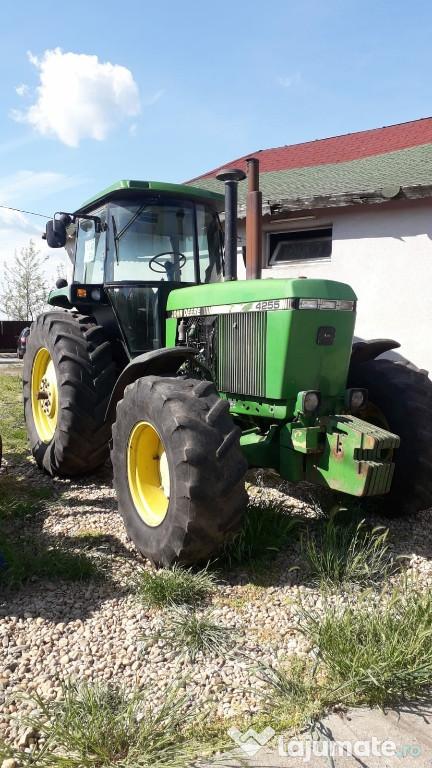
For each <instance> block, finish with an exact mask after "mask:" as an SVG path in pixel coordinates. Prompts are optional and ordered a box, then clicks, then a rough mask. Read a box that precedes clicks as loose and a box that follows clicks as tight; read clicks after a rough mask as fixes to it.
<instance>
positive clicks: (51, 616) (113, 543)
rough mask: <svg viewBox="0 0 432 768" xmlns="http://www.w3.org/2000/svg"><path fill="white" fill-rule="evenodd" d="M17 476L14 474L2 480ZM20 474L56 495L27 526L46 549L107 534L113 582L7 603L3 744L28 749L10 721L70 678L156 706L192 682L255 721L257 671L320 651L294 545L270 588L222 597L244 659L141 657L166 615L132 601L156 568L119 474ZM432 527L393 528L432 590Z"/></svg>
mask: <svg viewBox="0 0 432 768" xmlns="http://www.w3.org/2000/svg"><path fill="white" fill-rule="evenodd" d="M16 471H17V470H16V469H12V468H10V467H8V466H7V465H6V466H3V468H2V470H1V473H11V472H16ZM18 476H19V477H20V478H21V480H24V481H25V482H26V483H28V484H29V485H37V486H40V485H44V484H45V485H46V486H49V487H51V488H54V489H55V491H56V493H57V495H58V501H55V502H53V503H50V504H49V510H48V511H47V513H46V514H43V515H40V516H38V517H37V519H34V520H32V519H26V521H25V525H26V527H27V530H28V532H29V533H31V532H33V531H39V532H42V533H43V535H45V536H46V537H47V538H48V540H52V541H55V540H59V539H62V540H65V541H69V543H70V544H72V545H74V546H78V545H80V537H81V536H82V535H83V534H89V533H93V534H99V535H101V537H102V540H98V545H97V548H96V553H97V555H98V557H100V559H101V561H103V562H104V563H106V565H107V569H108V572H109V573H110V574H111V579H110V580H104V581H100V582H92V583H82V584H81V583H79V584H65V583H55V584H54V583H51V582H48V581H46V580H38V581H34V582H33V583H30V584H28V585H27V586H26V587H25V588H21V589H19V590H18V591H14V592H10V593H8V594H3V595H1V596H0V737H1V738H4V739H5V740H7V741H8V742H15V743H19V741H20V739H21V741H22V739H23V738H24V742H25V743H24V746H25V745H27V748H29V746H28V745H29V743H30V744H31V739H32V738H33V736H32V735H29V734H28V733H27V736H26V735H25V734H24V735H23V732H22V730H21V731H20V730H19V728H18V724H17V722H15V721H13V720H12V721H11V720H10V719H9V717H8V716H9V715H11V714H12V715H14V716H17V715H20V714H23V713H24V712H25V711H27V710H26V707H27V708H28V705H27V704H26V703H25V702H23V701H22V700H21V699H20V698H19V696H20V693H22V692H23V691H24V692H32V691H35V692H38V693H40V694H41V695H43V696H44V697H45V698H47V699H57V698H58V697H59V696H60V692H61V685H60V681H61V680H62V679H64V678H66V677H72V678H79V679H86V680H89V681H92V680H113V681H117V682H119V683H126V684H127V685H130V686H131V687H132V686H133V685H135V684H138V685H140V686H146V685H150V686H151V688H152V696H153V698H154V701H157V700H158V697H161V696H163V692H164V688H165V686H166V685H167V683H169V682H171V681H173V680H174V679H177V678H178V676H179V675H186V674H188V675H189V677H188V679H187V683H186V687H187V689H188V690H189V691H190V693H191V694H192V695H193V698H194V700H195V701H197V702H199V703H200V704H202V706H203V707H205V706H210V704H212V705H213V703H214V702H216V705H217V713H218V714H219V715H220V716H223V717H233V716H235V715H236V714H239V713H254V712H256V711H258V710H259V708H260V696H259V691H260V688H262V686H263V683H261V681H259V680H257V678H256V677H255V675H254V673H253V670H252V669H251V667H253V665H254V664H256V663H257V662H258V661H260V662H262V661H266V662H268V663H270V664H273V665H275V664H277V662H278V660H279V659H281V658H283V657H286V656H289V655H292V654H295V655H297V656H305V655H306V654H308V653H309V652H310V648H309V647H308V646H307V643H306V642H305V640H304V638H303V637H302V636H301V634H300V633H299V631H298V621H299V603H300V601H302V602H303V604H306V605H309V606H310V607H312V606H315V607H316V608H317V609H318V610H319V608H320V607H321V597H320V593H319V591H318V589H316V588H313V587H311V586H310V585H309V584H308V582H307V580H306V578H305V574H304V573H303V572H302V571H301V569H300V570H299V569H297V570H293V565H296V564H298V563H299V562H300V561H299V551H298V548H297V545H293V546H292V547H291V548H288V549H287V551H286V552H284V553H283V554H282V555H281V556H280V558H279V561H278V564H277V568H275V569H274V578H273V579H270V583H271V586H267V587H262V586H259V585H257V584H253V583H251V582H250V579H249V577H248V575H247V574H246V573H243V574H240V575H239V574H236V575H234V574H231V577H230V575H229V574H224V578H225V579H226V583H224V584H222V585H221V586H219V587H218V588H217V590H216V592H215V594H214V597H213V600H212V607H213V608H214V609H215V611H216V612H217V616H218V617H219V618H220V622H221V624H223V625H224V626H226V627H228V628H231V629H232V630H233V632H234V633H235V636H236V642H235V646H234V648H235V651H236V654H233V655H226V656H223V657H222V656H220V657H215V658H205V657H202V656H201V657H199V658H198V661H197V663H196V664H195V665H192V664H191V663H190V662H189V661H188V660H185V659H184V658H180V657H178V656H177V655H176V654H175V653H173V652H172V651H170V650H169V649H167V648H166V647H164V646H163V645H162V643H161V642H159V643H157V644H155V645H151V646H149V647H147V650H146V651H145V652H144V654H143V653H142V651H140V649H142V646H143V644H142V642H141V641H142V638H143V637H146V636H150V635H151V634H153V633H154V632H155V631H156V630H157V629H158V627H159V626H160V621H161V617H160V612H158V611H155V610H145V609H143V608H142V607H141V606H140V605H139V604H138V603H137V601H136V600H135V599H134V597H133V596H131V594H130V590H129V588H128V587H129V585H130V582H131V578H132V577H133V574H134V573H136V570H137V569H138V568H150V565H149V564H148V563H146V562H145V561H144V560H142V559H141V558H140V557H139V556H138V555H137V553H136V552H135V550H134V547H133V545H132V544H131V542H130V541H128V540H127V537H126V534H125V531H124V527H123V524H122V521H121V519H120V518H119V516H118V514H117V511H116V501H115V495H114V492H113V490H112V487H111V473H110V469H109V468H108V467H106V468H105V469H104V470H103V471H102V472H101V473H100V474H99V475H98V476H92V477H89V478H87V479H84V480H80V481H70V480H52V479H51V478H48V477H47V476H44V475H41V474H40V473H39V472H38V471H37V470H36V468H35V467H34V466H33V465H32V463H31V462H30V463H27V464H25V465H23V466H22V467H20V468H19V469H18ZM250 492H251V494H252V496H253V497H255V499H256V500H257V503H265V502H266V501H267V500H268V499H269V498H271V499H273V500H276V501H278V502H280V503H283V504H284V505H285V506H286V507H287V508H293V509H294V510H295V511H296V513H300V514H302V515H304V516H305V517H310V516H314V515H315V514H316V510H314V508H313V506H311V505H310V504H309V503H308V489H307V487H306V488H296V487H293V486H289V485H287V484H283V485H280V484H279V485H274V483H273V481H272V479H268V478H264V480H263V484H262V485H261V487H259V486H257V485H256V484H253V485H252V486H251V487H250ZM290 494H295V495H290ZM374 522H376V523H382V522H383V521H381V520H375V521H374ZM431 523H432V510H429V511H425V512H422V513H419V514H418V515H416V516H415V517H414V518H412V519H411V520H409V521H396V522H393V523H392V526H391V541H392V547H393V549H394V552H395V553H396V554H397V553H399V554H405V555H406V556H407V558H408V560H407V562H408V563H409V565H408V569H409V570H412V571H413V572H415V573H416V574H417V575H418V578H419V583H420V584H421V585H422V586H423V587H424V588H427V589H429V588H430V587H431V586H432V539H431V530H432V526H431ZM81 546H82V540H81ZM339 599H340V600H342V601H343V600H344V597H343V596H342V598H339Z"/></svg>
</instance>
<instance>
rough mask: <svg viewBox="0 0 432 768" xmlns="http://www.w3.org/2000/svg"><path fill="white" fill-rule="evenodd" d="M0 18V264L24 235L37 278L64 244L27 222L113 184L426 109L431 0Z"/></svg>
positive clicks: (223, 5) (88, 0)
mask: <svg viewBox="0 0 432 768" xmlns="http://www.w3.org/2000/svg"><path fill="white" fill-rule="evenodd" d="M0 9H1V16H2V23H1V29H0V65H1V77H0V112H1V119H0V206H7V207H0V264H2V265H4V264H5V263H11V259H13V255H14V252H15V250H17V251H19V250H20V248H22V247H26V246H27V245H28V243H29V240H30V239H31V238H32V239H33V240H34V241H35V243H36V247H37V248H38V249H40V250H41V255H42V256H43V255H44V254H49V256H50V258H49V261H48V262H47V264H48V265H49V266H48V267H47V269H48V273H47V274H48V275H49V279H50V280H51V279H52V277H53V276H55V273H56V269H57V266H58V265H59V264H60V262H61V261H62V260H63V255H62V254H63V251H62V253H61V254H60V253H59V252H57V251H52V250H50V249H48V248H47V247H46V245H45V244H44V241H42V240H41V239H40V235H41V233H42V231H43V230H44V227H45V221H46V218H45V219H44V218H43V217H42V216H35V215H33V214H34V213H38V214H43V215H45V216H52V215H53V213H54V212H55V211H73V210H75V209H76V208H78V207H79V206H80V205H81V204H82V203H83V202H84V201H85V200H86V199H88V198H89V197H91V196H93V195H94V194H96V193H97V192H99V191H100V190H102V189H104V188H105V187H107V186H109V185H111V184H112V183H114V182H115V181H118V180H120V179H145V180H154V181H165V182H175V183H181V182H183V181H186V180H188V179H190V178H193V177H196V176H198V175H200V174H203V173H205V172H206V171H209V170H211V169H213V168H215V167H218V166H220V165H223V164H224V163H226V162H229V161H230V160H233V159H235V158H236V157H240V156H242V155H245V154H249V153H253V152H254V151H257V150H259V149H267V148H269V147H278V146H283V145H286V144H296V143H300V142H304V141H312V140H314V139H320V138H326V137H329V136H338V135H341V134H346V133H352V132H357V131H361V130H366V129H370V128H379V127H381V126H384V125H394V124H396V123H403V122H407V121H411V120H416V119H419V118H422V117H429V116H431V115H432V77H431V73H432V46H431V44H430V38H431V32H432V3H431V2H430V0H412V2H411V3H406V2H402V0H392V2H390V1H388V0H361V1H359V0H349V1H347V0H325V2H324V0H321V2H318V0H303V2H302V3H298V2H293V1H292V0H285V1H284V2H283V1H282V2H281V1H280V0H273V2H270V3H268V2H263V1H262V2H258V0H230V1H228V0H219V2H217V3H209V2H205V0H182V2H178V0H163V2H155V1H154V0H153V1H152V2H150V1H149V0H127V2H125V3H120V2H118V0H117V2H112V0H104V2H101V1H100V0H85V2H84V1H83V0H75V2H74V3H71V4H66V3H65V4H61V3H58V2H52V0H39V2H38V3H35V2H34V0H20V2H16V0H0ZM221 191H222V190H221ZM10 208H17V209H21V210H22V211H26V213H20V212H18V211H13V210H10ZM3 271H4V270H3V269H0V290H1V285H2V282H1V276H2V273H3Z"/></svg>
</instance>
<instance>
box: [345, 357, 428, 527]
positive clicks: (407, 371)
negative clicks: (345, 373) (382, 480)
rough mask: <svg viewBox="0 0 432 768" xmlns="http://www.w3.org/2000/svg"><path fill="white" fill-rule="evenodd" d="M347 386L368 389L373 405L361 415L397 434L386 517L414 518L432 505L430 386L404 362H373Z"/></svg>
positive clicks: (354, 373)
mask: <svg viewBox="0 0 432 768" xmlns="http://www.w3.org/2000/svg"><path fill="white" fill-rule="evenodd" d="M349 386H353V387H354V386H355V387H365V388H367V389H368V390H369V401H370V405H369V406H367V407H366V409H365V411H364V412H363V413H360V414H359V416H360V417H361V418H363V419H364V420H365V421H369V422H370V423H373V424H376V425H377V426H382V427H384V428H385V429H389V430H390V431H391V432H394V433H395V434H397V435H399V437H400V439H401V444H400V447H399V448H398V449H397V450H396V451H395V452H394V455H393V457H390V458H392V460H393V461H394V463H395V473H394V477H393V481H392V487H391V490H390V492H389V493H388V494H386V496H384V497H383V505H384V508H385V511H386V512H387V513H388V514H393V515H410V514H412V513H413V512H416V511H418V510H420V509H426V508H428V507H431V506H432V472H431V466H432V382H431V381H430V379H429V378H428V377H427V376H425V374H424V373H423V372H422V371H420V370H418V369H417V368H415V367H414V366H412V365H411V364H409V363H405V362H404V361H397V362H395V361H393V360H371V361H368V362H365V363H362V364H360V365H357V366H355V367H354V368H353V369H352V370H351V372H350V381H349Z"/></svg>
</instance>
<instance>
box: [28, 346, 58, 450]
mask: <svg viewBox="0 0 432 768" xmlns="http://www.w3.org/2000/svg"><path fill="white" fill-rule="evenodd" d="M31 402H32V410H33V420H34V423H35V427H36V431H37V433H38V435H39V438H40V439H41V440H42V442H43V443H49V442H50V441H51V440H52V438H53V436H54V432H55V430H56V427H57V419H58V389H57V377H56V373H55V368H54V362H53V360H52V357H51V355H50V353H49V352H48V350H47V349H45V348H44V347H41V349H38V351H37V353H36V357H35V359H34V361H33V368H32V374H31Z"/></svg>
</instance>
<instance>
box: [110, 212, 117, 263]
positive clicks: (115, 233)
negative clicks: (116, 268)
mask: <svg viewBox="0 0 432 768" xmlns="http://www.w3.org/2000/svg"><path fill="white" fill-rule="evenodd" d="M111 224H112V228H113V235H114V248H115V257H116V264H118V263H119V255H118V241H119V235H118V233H117V224H116V223H115V218H114V215H111Z"/></svg>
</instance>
